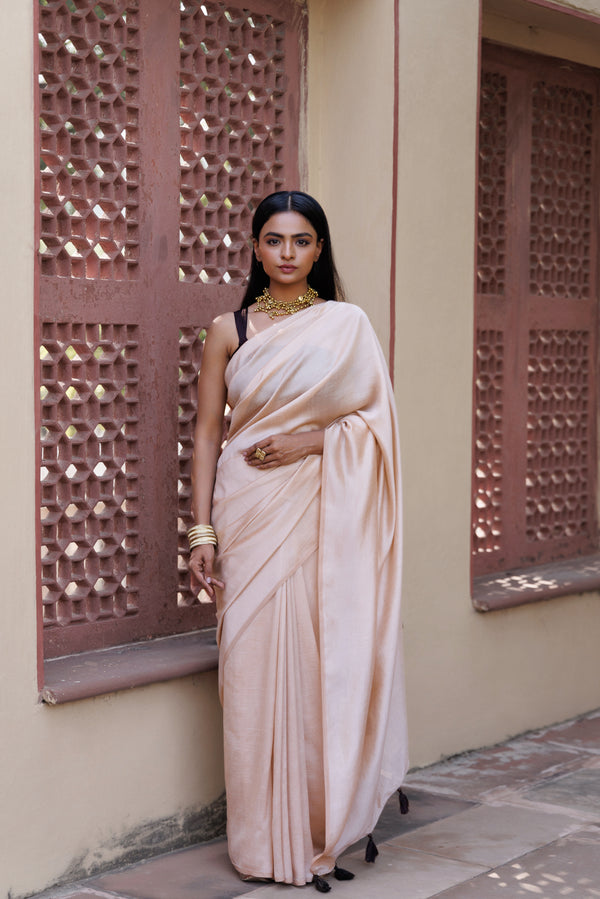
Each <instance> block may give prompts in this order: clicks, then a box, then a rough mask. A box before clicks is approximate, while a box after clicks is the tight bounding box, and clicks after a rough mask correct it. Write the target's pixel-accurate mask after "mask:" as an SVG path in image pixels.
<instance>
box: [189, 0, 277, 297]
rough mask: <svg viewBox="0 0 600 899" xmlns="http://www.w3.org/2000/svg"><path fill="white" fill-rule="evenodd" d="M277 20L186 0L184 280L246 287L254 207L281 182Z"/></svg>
mask: <svg viewBox="0 0 600 899" xmlns="http://www.w3.org/2000/svg"><path fill="white" fill-rule="evenodd" d="M285 33H286V23H285V21H284V20H282V19H280V18H275V17H273V16H269V15H260V14H258V13H256V12H250V11H249V10H247V9H244V10H236V9H234V8H232V7H230V6H227V7H226V6H225V5H224V4H223V3H215V2H205V3H198V2H196V0H182V3H181V38H180V45H181V76H180V78H181V82H180V83H181V87H180V97H181V100H180V105H181V110H180V123H181V196H180V204H181V205H180V215H181V218H180V239H181V247H180V261H179V277H180V279H181V280H185V281H197V280H201V281H203V282H204V283H224V284H229V283H231V284H242V283H243V281H244V279H245V277H246V274H247V272H248V262H249V260H248V234H249V232H250V221H251V218H252V210H253V209H254V208H255V207H256V205H257V204H258V203H259V202H260V200H261V199H262V197H264V196H266V195H267V194H269V193H272V192H273V191H275V190H279V189H280V188H281V187H282V185H283V178H284V170H283V144H284V127H283V125H284V121H285V104H286V102H287V101H288V100H289V97H286V93H285V81H286V76H285V59H284V50H285Z"/></svg>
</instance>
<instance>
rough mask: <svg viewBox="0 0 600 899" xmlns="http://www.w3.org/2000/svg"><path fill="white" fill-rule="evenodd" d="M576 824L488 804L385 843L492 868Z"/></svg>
mask: <svg viewBox="0 0 600 899" xmlns="http://www.w3.org/2000/svg"><path fill="white" fill-rule="evenodd" d="M579 826H581V825H580V822H577V821H574V820H573V819H572V818H570V817H568V816H566V815H561V814H551V813H549V812H547V811H537V810H530V809H524V808H518V807H514V806H509V805H497V806H492V805H488V806H481V807H479V808H474V809H470V810H469V811H466V812H461V813H460V814H458V815H453V816H452V818H447V819H445V820H444V821H437V822H436V823H435V824H429V825H428V826H426V827H422V828H420V829H419V830H415V831H413V832H412V833H408V834H406V835H404V836H401V837H396V838H395V839H393V840H390V842H389V843H388V845H389V846H392V847H396V848H399V847H405V848H410V849H418V850H420V851H421V852H427V853H432V854H435V855H441V856H444V857H445V858H453V859H457V860H460V861H464V862H471V863H473V864H477V865H483V866H486V867H493V866H494V865H501V864H504V863H505V862H508V861H510V860H511V859H514V858H518V857H519V856H520V855H524V854H525V853H526V852H531V851H532V850H533V849H537V848H538V847H539V846H543V845H544V844H546V843H549V842H551V841H553V840H556V839H558V838H559V837H562V836H564V835H565V834H567V833H571V832H572V831H573V830H575V829H576V828H577V827H579Z"/></svg>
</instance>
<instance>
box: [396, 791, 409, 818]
mask: <svg viewBox="0 0 600 899" xmlns="http://www.w3.org/2000/svg"><path fill="white" fill-rule="evenodd" d="M398 799H399V800H400V814H401V815H408V809H409V805H408V796H407V795H406V793H403V792H402V790H398Z"/></svg>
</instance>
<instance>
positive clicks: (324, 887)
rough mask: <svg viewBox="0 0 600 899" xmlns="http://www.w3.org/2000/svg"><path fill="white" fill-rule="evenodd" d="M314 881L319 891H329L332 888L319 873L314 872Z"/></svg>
mask: <svg viewBox="0 0 600 899" xmlns="http://www.w3.org/2000/svg"><path fill="white" fill-rule="evenodd" d="M312 882H313V883H314V885H315V887H316V889H317V890H318V892H319V893H328V892H329V890H330V889H331V887H330V885H329V884H328V883H327V881H326V880H324V879H323V878H322V877H319V875H318V874H313V879H312Z"/></svg>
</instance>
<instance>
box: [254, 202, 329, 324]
mask: <svg viewBox="0 0 600 899" xmlns="http://www.w3.org/2000/svg"><path fill="white" fill-rule="evenodd" d="M278 212H298V213H300V215H303V216H304V218H305V219H307V220H308V221H309V222H310V223H311V225H312V226H313V228H314V229H315V231H316V232H317V240H322V241H323V246H322V249H321V255H320V256H319V258H318V259H317V261H316V262H315V263H314V265H313V267H312V269H311V272H310V274H309V276H308V283H309V285H310V287H312V288H313V289H314V290H316V291H317V293H318V294H319V296H320V297H321V299H322V300H337V301H338V302H343V301H344V300H345V298H346V297H345V295H344V288H343V286H342V282H341V279H340V276H339V275H338V272H337V269H336V267H335V263H334V261H333V251H332V249H331V237H330V235H329V224H328V222H327V216H326V215H325V213H324V211H323V208H322V207H321V206H320V204H319V203H317V201H316V200H315V199H314V198H313V197H311V196H310V195H309V194H305V193H303V192H302V191H301V190H279V191H277V192H276V193H274V194H269V196H268V197H265V198H264V200H262V201H261V202H260V203H259V204H258V206H257V207H256V211H255V213H254V216H253V218H252V236H253V237H254V238H255V240H258V238H259V236H260V232H261V231H262V229H263V228H264V226H265V225H266V223H267V222H268V221H269V219H270V218H271V216H272V215H276V214H277V213H278ZM268 286H269V278H268V276H267V274H266V273H265V270H264V268H263V266H262V262H259V261H258V259H257V258H256V255H255V253H254V252H253V253H252V263H251V265H250V274H249V276H248V286H247V287H246V293H245V294H244V299H243V300H242V305H241V308H242V309H243V308H244V307H245V306H251V305H252V303H254V301H255V300H256V298H257V297H258V296H260V294H261V293H262V292H263V290H264V289H265V287H268Z"/></svg>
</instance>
